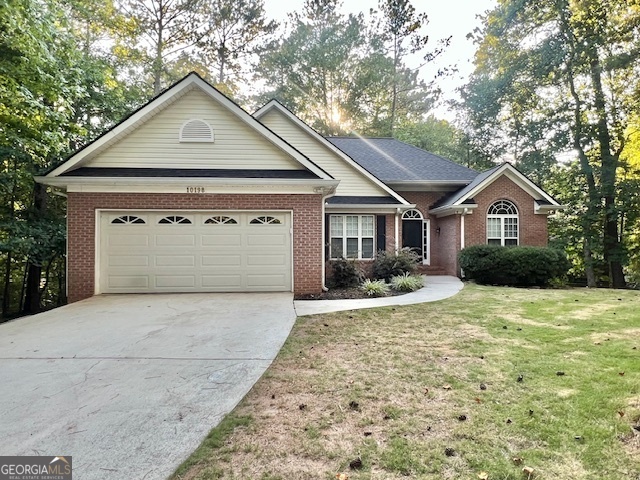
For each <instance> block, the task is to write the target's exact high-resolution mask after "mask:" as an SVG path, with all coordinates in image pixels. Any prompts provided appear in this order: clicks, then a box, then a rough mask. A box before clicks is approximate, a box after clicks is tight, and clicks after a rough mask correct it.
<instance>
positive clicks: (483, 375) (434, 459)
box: [172, 284, 640, 480]
mask: <svg viewBox="0 0 640 480" xmlns="http://www.w3.org/2000/svg"><path fill="white" fill-rule="evenodd" d="M639 309H640V298H639V297H638V295H637V292H635V291H615V290H594V289H567V290H540V289H522V288H518V289H515V288H505V287H488V286H478V285H473V284H470V285H467V286H466V287H465V289H464V290H463V291H462V292H461V293H459V294H458V295H456V296H455V297H453V298H451V299H449V300H445V301H440V302H434V303H427V304H420V305H413V306H406V307H385V308H377V309H366V310H358V311H349V312H342V313H333V314H325V315H315V316H310V317H301V318H299V319H298V321H297V323H296V325H295V326H294V328H293V331H292V333H291V335H290V337H289V339H288V340H287V342H286V344H285V346H284V347H283V349H282V351H281V352H280V354H279V356H278V357H277V358H276V360H275V361H274V362H273V364H272V366H271V367H270V368H269V370H268V371H267V372H266V373H265V375H264V376H263V377H262V379H261V380H260V381H259V382H258V383H257V384H256V385H255V387H254V388H253V389H252V390H251V391H250V393H249V394H248V395H247V396H246V397H245V399H244V400H243V401H242V402H241V403H240V404H239V405H238V407H237V408H236V409H235V410H234V411H233V412H232V413H231V414H230V415H228V416H227V417H226V418H225V419H224V420H223V421H222V423H221V424H220V425H219V426H218V427H217V428H215V429H214V430H212V432H211V434H210V435H209V437H208V438H207V439H206V440H205V441H204V442H203V444H202V446H201V447H200V448H199V449H198V450H197V451H196V452H195V453H194V454H193V456H192V457H191V458H189V459H188V460H187V461H186V462H185V463H184V464H183V465H182V466H181V467H180V468H179V469H178V471H177V472H176V474H175V475H174V476H173V477H172V478H173V479H174V480H177V479H190V480H195V479H214V478H216V479H217V478H222V479H232V478H234V479H236V478H246V479H272V480H273V479H287V480H288V479H335V478H343V479H347V478H348V479H351V480H354V479H381V480H382V479H402V478H407V477H409V478H420V479H434V480H435V479H515V480H521V479H534V478H537V479H550V478H553V479H554V480H582V479H583V480H587V479H601V478H602V479H604V478H606V479H608V480H628V479H636V478H637V477H638V472H640V372H639V371H638V365H639V362H640V317H639V316H638V315H637V312H638V310H639Z"/></svg>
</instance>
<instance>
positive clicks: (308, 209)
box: [67, 193, 323, 302]
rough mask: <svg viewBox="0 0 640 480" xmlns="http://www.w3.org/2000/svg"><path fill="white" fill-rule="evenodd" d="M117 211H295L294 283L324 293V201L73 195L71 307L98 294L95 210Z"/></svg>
mask: <svg viewBox="0 0 640 480" xmlns="http://www.w3.org/2000/svg"><path fill="white" fill-rule="evenodd" d="M97 208H111V209H166V210H180V209H185V210H187V209H211V210H216V209H238V210H254V209H260V210H270V209H273V210H293V281H294V290H295V293H297V294H304V293H319V292H320V291H321V289H322V248H323V246H322V196H321V195H268V194H266V195H259V194H255V195H231V194H224V195H222V194H202V195H187V194H120V193H118V194H113V193H69V194H68V202H67V225H68V233H67V235H68V245H69V246H68V249H69V252H68V269H69V276H68V285H69V302H76V301H78V300H82V299H84V298H87V297H91V296H92V295H93V294H94V291H95V284H94V281H95V270H94V267H95V265H94V262H95V210H96V209H97Z"/></svg>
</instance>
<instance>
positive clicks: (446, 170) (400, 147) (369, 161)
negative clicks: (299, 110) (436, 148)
mask: <svg viewBox="0 0 640 480" xmlns="http://www.w3.org/2000/svg"><path fill="white" fill-rule="evenodd" d="M327 140H329V141H330V142H331V143H333V144H334V145H335V146H336V147H338V148H339V149H340V150H342V151H343V152H344V153H346V154H347V155H349V156H350V157H351V158H352V159H353V160H355V161H356V162H357V163H358V164H360V166H362V167H364V168H365V169H367V170H368V171H369V172H371V173H372V174H373V175H375V176H376V177H377V178H379V179H380V180H382V181H383V182H385V183H393V182H402V181H423V182H430V181H439V182H446V181H450V182H471V181H472V180H473V179H474V178H476V176H477V175H478V172H476V171H475V170H471V169H470V168H467V167H464V166H462V165H460V164H457V163H455V162H452V161H451V160H447V159H446V158H442V157H440V156H438V155H434V154H433V153H429V152H427V151H426V150H422V149H421V148H418V147H414V146H413V145H409V144H407V143H404V142H401V141H399V140H395V139H393V138H361V137H358V138H356V137H327Z"/></svg>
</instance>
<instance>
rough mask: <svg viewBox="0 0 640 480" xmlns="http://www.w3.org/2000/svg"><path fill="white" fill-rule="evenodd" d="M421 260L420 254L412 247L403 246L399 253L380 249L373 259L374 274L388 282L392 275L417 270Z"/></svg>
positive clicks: (375, 276)
mask: <svg viewBox="0 0 640 480" xmlns="http://www.w3.org/2000/svg"><path fill="white" fill-rule="evenodd" d="M419 260H420V257H419V256H418V254H417V253H416V252H414V251H413V250H411V249H410V248H403V249H401V250H399V251H398V253H397V254H396V253H394V252H384V251H379V252H378V254H377V256H376V259H375V260H374V261H373V276H374V278H378V279H381V280H384V281H386V282H388V281H390V280H391V277H396V276H398V275H404V274H405V273H413V272H415V271H416V268H417V266H418V261H419Z"/></svg>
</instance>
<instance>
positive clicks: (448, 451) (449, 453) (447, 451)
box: [444, 447, 456, 457]
mask: <svg viewBox="0 0 640 480" xmlns="http://www.w3.org/2000/svg"><path fill="white" fill-rule="evenodd" d="M444 454H445V455H446V456H447V457H453V456H454V455H455V454H456V451H455V450H454V449H453V448H451V447H447V448H445V449H444Z"/></svg>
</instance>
